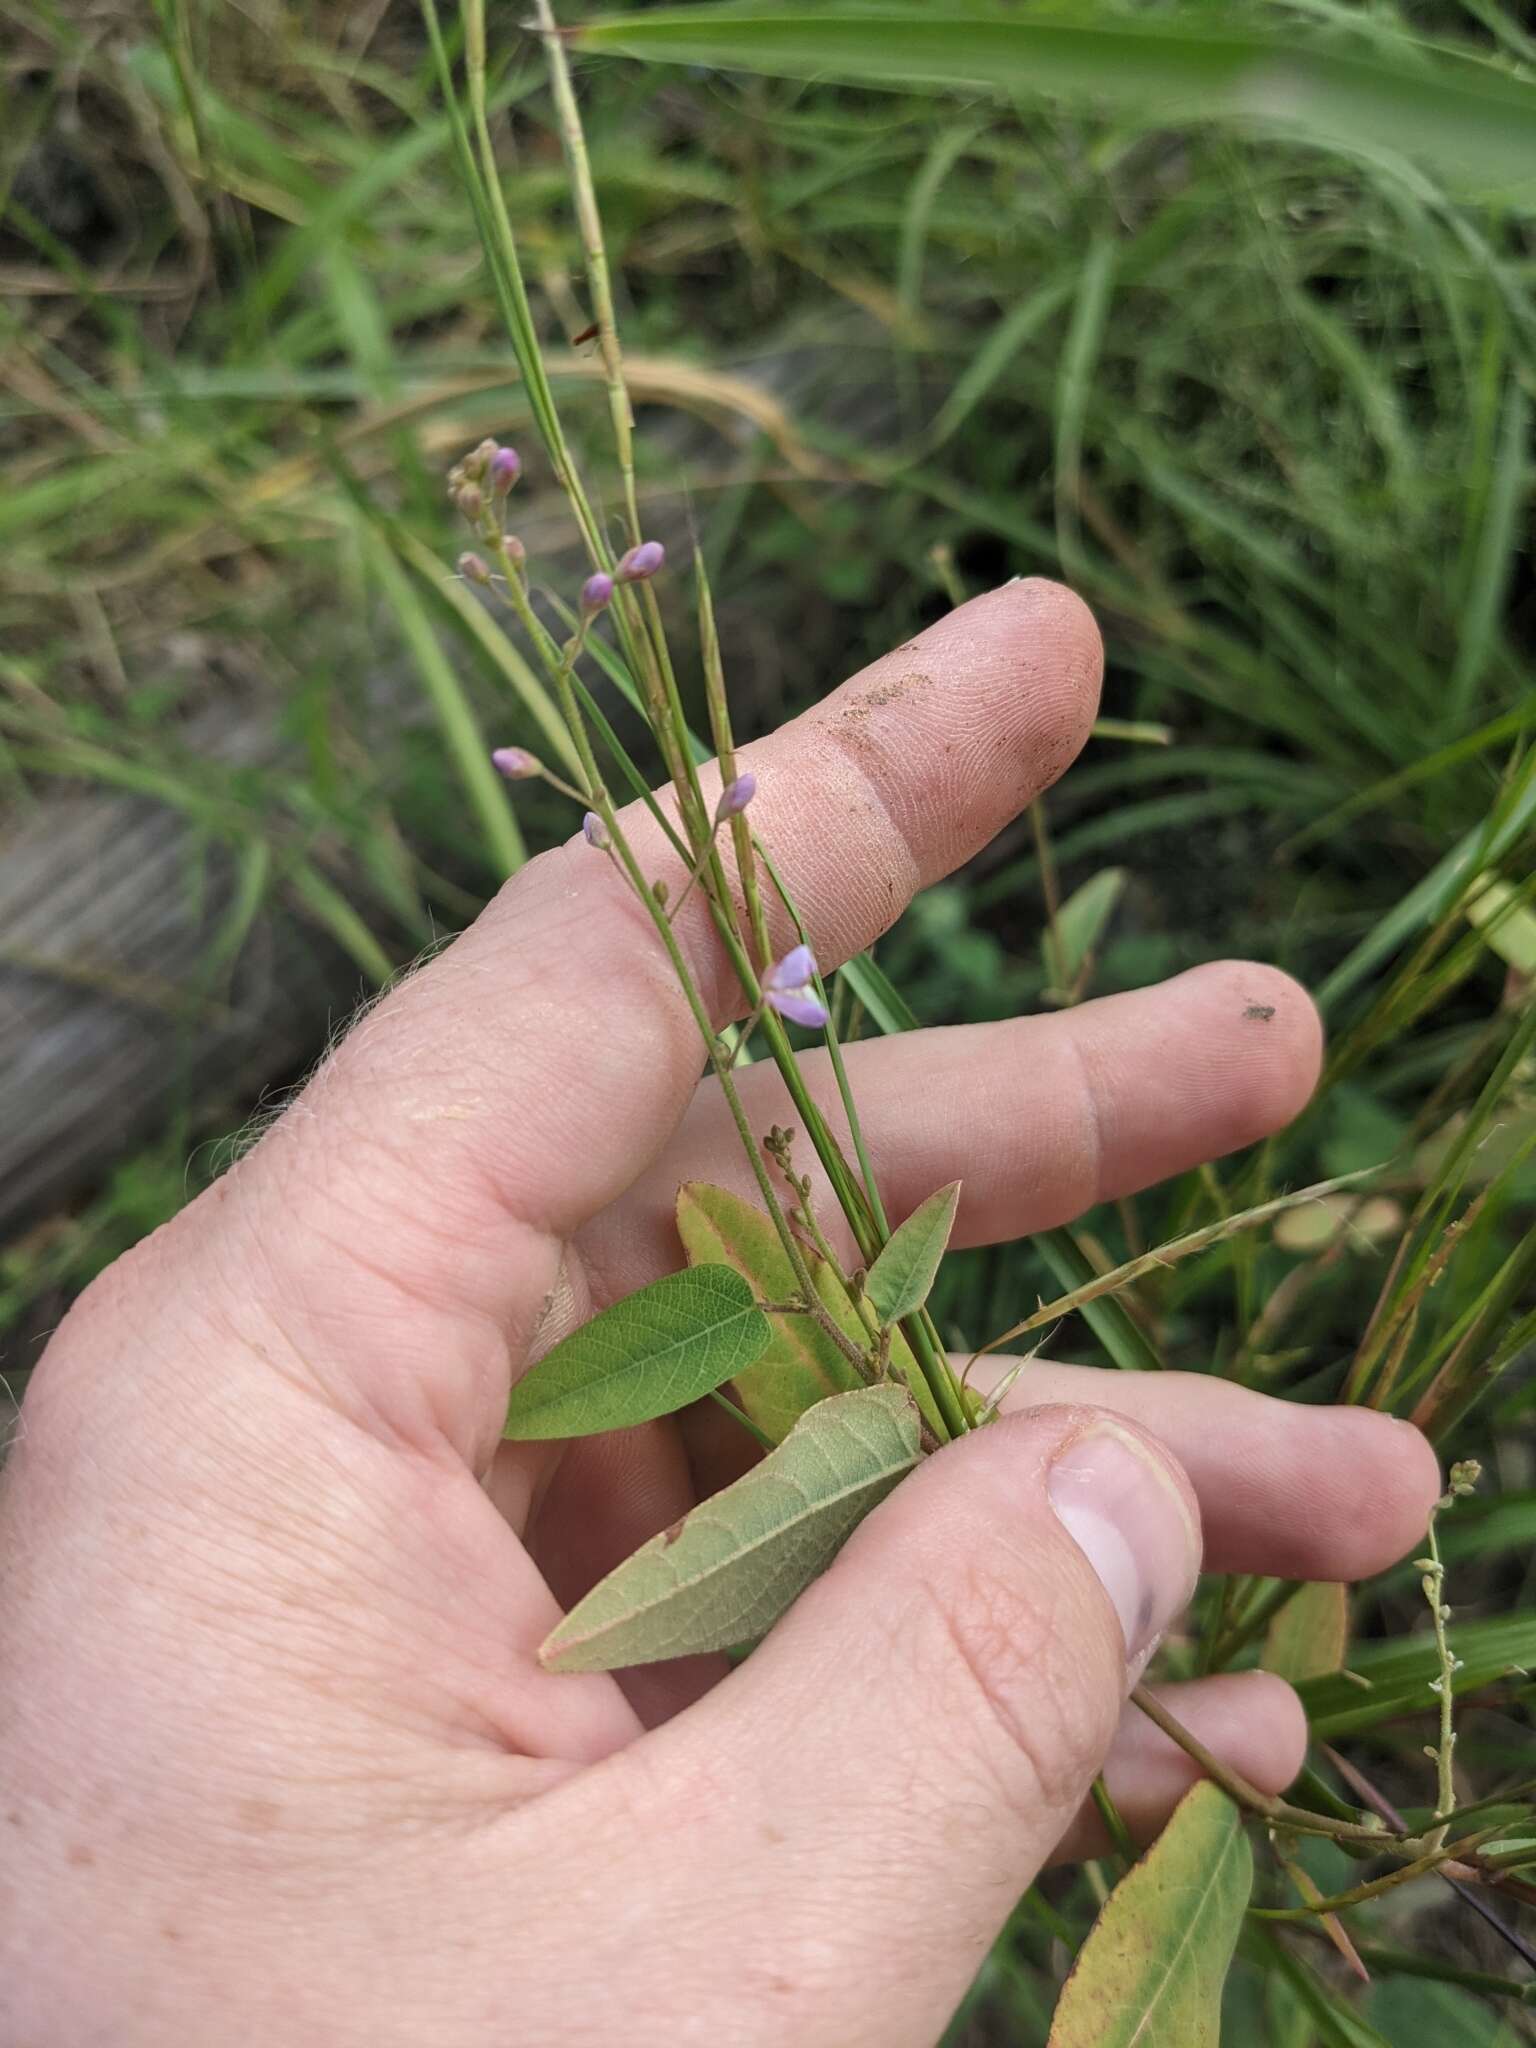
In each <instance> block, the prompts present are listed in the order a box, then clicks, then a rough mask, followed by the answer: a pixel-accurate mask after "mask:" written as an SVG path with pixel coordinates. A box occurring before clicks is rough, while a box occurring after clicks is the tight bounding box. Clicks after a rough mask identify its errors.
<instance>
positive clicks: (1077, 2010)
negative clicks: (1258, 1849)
mask: <svg viewBox="0 0 1536 2048" xmlns="http://www.w3.org/2000/svg"><path fill="white" fill-rule="evenodd" d="M1252 1884H1253V1853H1252V1851H1251V1850H1250V1849H1249V1847H1248V1838H1247V1836H1246V1835H1245V1834H1244V1833H1243V1828H1242V1821H1241V1818H1240V1817H1239V1814H1238V1811H1237V1808H1236V1807H1235V1806H1234V1805H1233V1804H1232V1802H1231V1800H1230V1799H1228V1797H1227V1795H1226V1794H1225V1793H1224V1792H1222V1791H1219V1790H1218V1789H1217V1787H1216V1786H1215V1785H1212V1784H1210V1783H1201V1784H1199V1785H1195V1786H1193V1787H1192V1788H1191V1789H1190V1790H1189V1791H1188V1792H1186V1793H1185V1795H1184V1797H1183V1798H1182V1799H1181V1800H1180V1801H1179V1804H1178V1806H1177V1808H1176V1809H1175V1811H1174V1815H1173V1818H1172V1820H1170V1821H1169V1823H1168V1825H1167V1827H1165V1828H1164V1830H1163V1832H1162V1833H1161V1834H1160V1835H1159V1836H1158V1838H1157V1840H1156V1841H1155V1842H1154V1843H1153V1844H1152V1847H1151V1848H1150V1849H1149V1850H1148V1851H1147V1853H1146V1855H1145V1856H1143V1857H1142V1859H1141V1861H1140V1862H1139V1863H1138V1864H1136V1866H1135V1867H1134V1868H1133V1869H1132V1870H1130V1871H1129V1872H1128V1873H1127V1874H1126V1876H1124V1877H1123V1878H1122V1879H1121V1880H1120V1882H1119V1884H1117V1885H1116V1886H1115V1889H1114V1890H1113V1891H1112V1892H1111V1893H1110V1895H1109V1898H1108V1899H1107V1900H1106V1901H1105V1904H1104V1909H1103V1911H1102V1912H1101V1913H1100V1914H1099V1917H1098V1919H1097V1920H1096V1921H1095V1922H1094V1925H1093V1928H1092V1931H1091V1932H1090V1933H1089V1936H1088V1939H1087V1940H1086V1941H1085V1942H1084V1943H1083V1946H1082V1948H1081V1950H1080V1951H1079V1953H1078V1958H1077V1961H1076V1962H1075V1963H1074V1964H1073V1966H1072V1971H1071V1974H1070V1976H1069V1977H1068V1978H1067V1981H1066V1983H1065V1984H1064V1985H1063V1986H1062V1992H1061V1997H1060V1999H1059V2000H1058V2002H1057V2006H1056V2017H1055V2019H1054V2020H1053V2022H1052V2024H1051V2036H1050V2041H1049V2043H1048V2048H1132V2044H1133V2043H1134V2044H1135V2048H1216V2044H1217V2043H1218V2042H1219V2041H1220V2039H1221V1988H1222V1985H1223V1984H1224V1983H1225V1981H1226V1975H1227V1967H1228V1965H1229V1964H1230V1962H1231V1960H1232V1951H1233V1949H1234V1948H1235V1946H1236V1944H1237V1937H1238V1934H1239V1932H1240V1931H1241V1929H1242V1924H1243V1911H1244V1908H1245V1907H1246V1906H1247V1904H1248V1893H1249V1890H1250V1888H1251V1887H1252Z"/></svg>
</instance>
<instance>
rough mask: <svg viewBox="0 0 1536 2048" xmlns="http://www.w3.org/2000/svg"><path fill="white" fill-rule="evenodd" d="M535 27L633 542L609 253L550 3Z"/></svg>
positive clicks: (636, 534) (540, 2) (543, 5)
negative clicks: (566, 175) (540, 39)
mask: <svg viewBox="0 0 1536 2048" xmlns="http://www.w3.org/2000/svg"><path fill="white" fill-rule="evenodd" d="M537 14H538V25H539V28H540V30H541V31H542V33H543V37H544V54H545V57H546V59H547V60H548V63H549V80H550V86H551V88H552V90H553V93H554V100H555V117H556V119H557V120H558V122H559V124H560V139H561V141H562V143H563V144H564V146H565V157H566V162H567V164H568V165H569V167H570V176H571V196H572V198H573V199H574V201H575V205H576V224H577V227H578V229H579V230H580V233H581V253H582V258H583V260H584V262H585V265H586V272H587V286H588V289H589V290H590V291H591V294H592V316H593V319H594V321H595V322H596V326H597V345H598V349H599V350H600V352H601V354H602V359H603V382H604V384H605V385H606V387H607V391H608V416H609V419H610V420H611V422H612V424H613V442H614V449H615V451H616V453H617V455H618V460H619V475H620V477H621V478H622V480H623V485H624V506H625V512H626V514H627V517H628V521H629V537H630V540H631V541H632V542H636V541H638V540H639V539H640V511H639V506H638V504H637V502H636V498H635V421H634V414H633V412H632V411H631V409H630V403H629V389H628V386H627V385H626V384H625V382H624V355H623V351H622V349H621V348H620V345H619V328H618V322H617V321H616V319H615V318H614V312H613V286H612V281H611V279H610V277H609V273H608V250H607V246H606V244H605V242H604V240H603V223H602V216H601V215H600V213H599V212H598V206H597V190H596V187H595V186H594V185H593V182H592V163H591V159H590V157H589V156H588V154H587V138H586V134H585V131H584V130H583V128H582V125H581V115H580V112H579V111H578V109H577V106H576V94H575V91H574V89H573V88H572V85H571V67H570V63H569V61H568V59H567V57H566V53H565V43H564V41H563V40H562V38H561V35H560V31H559V27H558V25H557V24H556V21H555V17H554V11H553V9H552V8H551V6H550V4H549V0H537Z"/></svg>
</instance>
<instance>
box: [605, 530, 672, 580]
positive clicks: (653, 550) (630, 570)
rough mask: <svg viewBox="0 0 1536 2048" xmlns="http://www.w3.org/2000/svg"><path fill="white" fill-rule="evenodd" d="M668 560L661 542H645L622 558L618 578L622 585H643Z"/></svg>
mask: <svg viewBox="0 0 1536 2048" xmlns="http://www.w3.org/2000/svg"><path fill="white" fill-rule="evenodd" d="M666 559H667V551H666V549H665V548H664V547H663V546H662V544H661V542H660V541H659V540H643V541H641V542H640V544H639V546H638V547H632V548H631V549H630V550H629V552H628V553H627V554H625V555H623V556H621V557H620V560H619V566H618V571H617V574H618V578H619V581H620V582H621V583H643V582H644V581H645V579H646V577H647V576H654V575H655V574H656V571H657V570H658V569H660V568H661V567H662V566H663V564H664V563H665V561H666Z"/></svg>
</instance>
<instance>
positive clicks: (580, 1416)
mask: <svg viewBox="0 0 1536 2048" xmlns="http://www.w3.org/2000/svg"><path fill="white" fill-rule="evenodd" d="M771 1335H772V1331H771V1329H770V1327H769V1323H768V1318H767V1317H766V1316H765V1315H764V1314H763V1312H762V1310H761V1309H760V1308H759V1307H758V1306H757V1302H756V1299H755V1297H754V1295H753V1292H752V1288H751V1286H750V1284H749V1283H748V1282H747V1281H746V1280H744V1279H743V1278H742V1276H741V1275H740V1274H739V1273H737V1272H734V1271H733V1270H732V1269H731V1268H730V1267H729V1266H723V1265H712V1266H693V1267H690V1268H689V1270H688V1271H687V1272H685V1273H669V1274H668V1275H667V1277H666V1278H665V1279H664V1280H658V1281H656V1282H655V1283H654V1284H653V1285H652V1286H650V1287H642V1288H641V1289H640V1291H639V1292H638V1293H637V1294H631V1295H628V1296H626V1298H625V1299H624V1300H623V1301H618V1302H615V1303H614V1305H613V1307H612V1308H606V1309H604V1310H603V1312H602V1314H601V1315H596V1316H594V1317H593V1318H592V1320H591V1321H590V1322H587V1323H583V1324H582V1326H581V1328H580V1329H579V1330H576V1331H573V1333H572V1334H571V1335H570V1336H569V1337H567V1338H566V1339H565V1340H564V1341H563V1342H562V1343H559V1344H557V1345H556V1346H555V1348H554V1350H553V1351H550V1352H547V1353H546V1354H545V1356H544V1357H543V1358H541V1359H540V1360H539V1362H538V1364H537V1365H536V1366H534V1367H533V1368H532V1369H531V1371H529V1372H527V1373H525V1374H524V1375H523V1377H522V1378H521V1379H520V1380H519V1381H518V1383H517V1385H516V1386H515V1387H514V1388H513V1389H512V1394H511V1398H510V1400H509V1401H508V1403H507V1420H506V1426H505V1430H504V1434H505V1435H507V1436H510V1437H519V1438H526V1437H571V1436H592V1435H594V1434H596V1433H597V1432H598V1431H599V1430H605V1429H627V1428H630V1427H631V1426H632V1425H633V1424H635V1423H637V1422H650V1421H652V1420H654V1418H655V1417H656V1416H658V1415H670V1414H672V1413H673V1412H674V1410H676V1409H678V1408H686V1407H687V1405H688V1404H689V1402H690V1401H699V1400H702V1399H703V1397H704V1396H705V1395H706V1394H708V1393H710V1392H712V1391H713V1389H714V1388H716V1387H719V1386H723V1385H724V1383H725V1382H726V1381H727V1380H728V1379H732V1378H734V1377H735V1375H736V1374H738V1373H741V1372H745V1371H746V1369H747V1368H748V1367H749V1366H750V1365H751V1364H752V1363H753V1361H754V1360H755V1359H758V1358H760V1357H761V1356H762V1354H763V1352H764V1351H765V1350H766V1349H767V1347H768V1341H769V1338H770V1337H771Z"/></svg>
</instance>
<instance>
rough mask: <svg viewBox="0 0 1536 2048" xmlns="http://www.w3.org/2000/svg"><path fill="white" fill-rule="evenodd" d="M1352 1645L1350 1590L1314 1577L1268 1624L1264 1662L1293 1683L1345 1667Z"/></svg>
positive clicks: (1324, 1676) (1266, 1668)
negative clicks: (1347, 1654)
mask: <svg viewBox="0 0 1536 2048" xmlns="http://www.w3.org/2000/svg"><path fill="white" fill-rule="evenodd" d="M1348 1644H1349V1592H1348V1589H1347V1587H1344V1586H1336V1585H1333V1584H1331V1583H1329V1582H1328V1581H1326V1580H1321V1579H1319V1580H1315V1581H1314V1582H1312V1583H1311V1584H1309V1585H1305V1586H1303V1587H1302V1588H1301V1590H1300V1592H1299V1593H1293V1594H1292V1595H1291V1597H1290V1599H1289V1600H1287V1601H1286V1603H1285V1605H1284V1606H1283V1607H1282V1608H1281V1609H1280V1612H1279V1613H1278V1614H1277V1615H1276V1616H1275V1618H1274V1620H1273V1621H1272V1622H1271V1623H1270V1625H1269V1635H1268V1638H1267V1639H1266V1641H1265V1644H1264V1657H1263V1664H1264V1669H1265V1670H1266V1671H1273V1672H1275V1673H1277V1674H1278V1676H1280V1677H1281V1678H1288V1679H1289V1680H1290V1681H1291V1683H1292V1684H1293V1685H1296V1684H1299V1683H1300V1682H1301V1680H1302V1679H1304V1678H1326V1677H1327V1675H1328V1673H1329V1672H1330V1671H1339V1670H1342V1669H1343V1665H1344V1652H1345V1650H1346V1648H1347V1647H1348Z"/></svg>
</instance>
